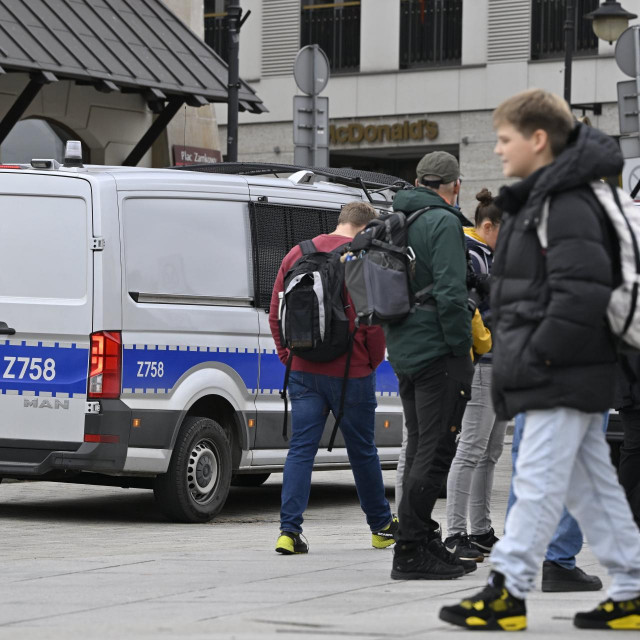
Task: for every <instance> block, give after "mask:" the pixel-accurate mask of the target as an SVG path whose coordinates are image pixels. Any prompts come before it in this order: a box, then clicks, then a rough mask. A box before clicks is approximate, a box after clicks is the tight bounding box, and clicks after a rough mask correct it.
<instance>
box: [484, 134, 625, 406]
mask: <svg viewBox="0 0 640 640" xmlns="http://www.w3.org/2000/svg"><path fill="white" fill-rule="evenodd" d="M621 169H622V156H621V154H620V151H619V149H618V145H617V144H616V142H615V141H614V140H613V139H612V138H610V137H609V136H606V135H605V134H603V133H601V132H600V131H598V130H597V129H592V128H591V127H587V126H584V125H578V126H577V127H576V129H575V130H574V131H573V133H572V134H571V138H570V142H569V145H568V146H567V148H566V149H565V150H564V151H563V152H562V153H561V154H560V155H559V156H558V158H557V159H556V160H555V162H553V163H552V164H551V165H548V166H546V167H543V168H542V169H540V170H538V171H537V172H535V173H534V174H532V175H531V176H529V177H528V178H526V179H525V180H523V181H522V182H519V183H517V184H515V185H512V186H508V187H503V189H502V190H501V192H500V196H499V200H498V205H499V206H500V207H501V208H502V209H503V210H504V211H505V212H507V214H508V215H506V216H505V218H503V224H502V227H501V230H500V236H499V239H498V246H497V250H496V255H495V258H494V261H493V270H492V277H493V282H492V287H491V308H492V310H493V341H494V348H493V398H494V404H495V410H496V413H497V414H498V416H499V417H500V418H511V417H513V416H514V415H515V414H517V413H519V412H521V411H527V410H532V409H551V408H555V407H569V408H573V409H579V410H581V411H586V412H599V411H605V410H607V409H608V408H609V407H611V406H612V403H613V391H614V389H613V387H614V378H615V376H614V370H615V363H616V349H615V345H614V342H613V339H612V336H611V333H610V331H609V329H608V326H607V322H606V315H605V314H606V308H607V304H608V301H609V297H610V295H611V289H612V283H613V281H614V273H613V271H614V268H615V267H614V262H615V260H614V258H612V256H615V255H616V250H615V249H614V246H615V245H614V243H615V239H614V235H613V232H612V231H611V229H610V226H609V223H608V221H607V218H606V214H605V213H604V211H603V210H602V208H601V207H600V204H599V203H598V201H597V200H596V198H595V196H594V195H593V192H592V191H591V189H590V187H589V186H588V182H589V181H591V180H595V179H598V178H601V177H603V176H610V175H615V174H617V173H619V172H620V170H621ZM549 196H550V197H551V205H550V211H549V219H548V228H547V236H548V248H547V250H546V251H544V250H543V249H542V247H541V245H540V242H539V241H538V235H537V224H538V222H539V219H540V215H541V213H542V206H543V203H544V201H545V199H546V198H547V197H549Z"/></svg>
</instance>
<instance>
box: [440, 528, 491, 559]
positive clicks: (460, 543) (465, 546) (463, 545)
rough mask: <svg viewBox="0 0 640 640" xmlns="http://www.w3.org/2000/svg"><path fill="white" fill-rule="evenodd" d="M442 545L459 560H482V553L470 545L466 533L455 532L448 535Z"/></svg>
mask: <svg viewBox="0 0 640 640" xmlns="http://www.w3.org/2000/svg"><path fill="white" fill-rule="evenodd" d="M444 546H445V547H447V549H448V550H449V551H450V552H451V553H453V554H455V555H456V556H457V557H458V558H460V560H473V561H474V562H482V561H483V560H484V553H482V551H480V550H479V549H478V548H476V547H474V546H472V545H471V543H470V542H469V536H467V534H466V533H456V534H455V535H453V536H449V537H448V538H447V539H446V540H445V541H444Z"/></svg>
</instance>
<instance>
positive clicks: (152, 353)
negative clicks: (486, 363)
mask: <svg viewBox="0 0 640 640" xmlns="http://www.w3.org/2000/svg"><path fill="white" fill-rule="evenodd" d="M187 349H188V350H187ZM147 363H148V364H147ZM207 363H211V364H214V365H215V364H216V363H222V364H224V365H227V366H228V367H229V368H231V369H233V370H234V371H235V372H236V373H237V374H238V375H239V376H240V378H241V379H242V382H243V383H244V386H245V387H246V389H247V392H248V393H253V392H254V390H255V389H256V388H257V386H258V384H257V383H258V369H259V370H260V388H259V392H260V393H264V394H273V393H274V392H276V391H279V390H280V389H281V388H282V381H283V378H284V366H283V365H282V363H281V362H280V359H279V358H278V355H277V353H276V352H274V351H271V350H269V351H267V350H266V349H265V350H263V352H262V354H259V353H258V352H257V351H250V350H248V349H226V348H216V347H188V348H186V347H182V349H180V348H179V347H166V346H162V347H158V346H156V345H154V346H145V345H135V346H134V345H125V347H124V349H123V362H122V388H123V389H124V390H125V392H126V393H158V392H160V393H162V392H164V393H168V392H170V391H171V390H172V389H173V387H174V386H175V385H176V383H177V382H178V380H179V379H180V378H181V377H182V376H183V375H184V374H185V373H186V372H187V371H189V370H190V369H193V368H194V367H197V366H199V365H204V364H207ZM160 364H162V368H161V369H160ZM160 373H161V374H162V375H160ZM376 381H377V384H376V391H377V392H379V393H382V394H385V395H397V393H398V380H397V378H396V376H395V374H394V373H393V369H392V368H391V365H390V364H389V362H387V361H385V362H383V363H382V364H381V365H380V367H379V368H378V371H377V375H376Z"/></svg>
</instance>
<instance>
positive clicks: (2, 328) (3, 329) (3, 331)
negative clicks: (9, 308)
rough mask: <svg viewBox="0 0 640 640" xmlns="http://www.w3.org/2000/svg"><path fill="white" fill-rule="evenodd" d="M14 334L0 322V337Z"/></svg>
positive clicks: (13, 331) (5, 324)
mask: <svg viewBox="0 0 640 640" xmlns="http://www.w3.org/2000/svg"><path fill="white" fill-rule="evenodd" d="M15 332H16V330H15V329H12V328H11V327H9V326H7V323H6V322H0V336H12V335H13V334H14V333H15Z"/></svg>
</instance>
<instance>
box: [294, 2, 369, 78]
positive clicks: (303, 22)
mask: <svg viewBox="0 0 640 640" xmlns="http://www.w3.org/2000/svg"><path fill="white" fill-rule="evenodd" d="M360 4H361V3H360V2H323V0H302V2H301V11H302V13H301V16H300V46H301V47H304V46H306V45H308V44H317V45H319V46H320V48H321V49H322V50H323V51H324V52H325V53H326V54H327V58H329V66H330V68H331V71H333V72H335V73H340V72H344V73H348V72H351V71H358V69H359V68H360Z"/></svg>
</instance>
